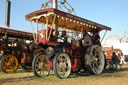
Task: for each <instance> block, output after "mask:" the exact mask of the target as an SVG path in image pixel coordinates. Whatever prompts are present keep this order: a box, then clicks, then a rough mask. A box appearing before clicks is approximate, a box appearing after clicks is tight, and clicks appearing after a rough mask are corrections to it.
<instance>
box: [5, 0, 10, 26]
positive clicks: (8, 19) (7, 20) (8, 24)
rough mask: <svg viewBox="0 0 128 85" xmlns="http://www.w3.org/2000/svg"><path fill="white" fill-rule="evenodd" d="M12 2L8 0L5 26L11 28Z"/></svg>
mask: <svg viewBox="0 0 128 85" xmlns="http://www.w3.org/2000/svg"><path fill="white" fill-rule="evenodd" d="M10 11H11V1H10V0H6V13H5V26H7V27H10Z"/></svg>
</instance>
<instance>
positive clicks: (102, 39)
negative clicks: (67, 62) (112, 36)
mask: <svg viewBox="0 0 128 85" xmlns="http://www.w3.org/2000/svg"><path fill="white" fill-rule="evenodd" d="M106 33H107V30H106V31H105V33H104V35H103V37H102V39H101V42H102V41H103V39H104V37H105V35H106Z"/></svg>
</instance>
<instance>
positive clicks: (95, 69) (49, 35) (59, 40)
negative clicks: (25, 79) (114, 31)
mask: <svg viewBox="0 0 128 85" xmlns="http://www.w3.org/2000/svg"><path fill="white" fill-rule="evenodd" d="M26 20H28V21H30V23H31V26H32V30H33V33H35V32H34V28H33V25H32V24H33V22H34V23H36V27H37V29H36V35H33V37H34V42H35V43H36V44H37V45H38V46H40V47H41V48H42V49H43V50H44V52H42V53H39V54H37V55H36V56H35V57H34V60H33V63H32V69H33V72H34V74H35V75H36V76H38V77H45V76H47V75H48V74H49V72H50V69H53V70H54V73H55V75H56V76H57V77H59V78H67V77H68V76H69V75H70V73H71V72H73V71H75V72H79V71H80V70H81V69H83V70H88V72H90V73H92V74H101V73H102V71H103V69H104V63H105V58H104V54H103V51H102V48H101V46H100V44H98V43H95V41H94V40H95V39H94V38H95V37H94V36H91V35H90V34H93V33H96V32H100V31H102V30H111V28H109V27H107V26H103V25H101V24H98V23H95V22H92V21H89V20H86V19H83V18H80V17H77V16H74V15H71V14H68V13H65V12H62V11H59V10H57V9H54V8H48V9H42V10H38V11H35V12H32V13H30V14H28V15H26ZM38 24H40V25H38ZM41 25H42V26H41ZM39 26H40V27H41V30H40V31H38V30H39ZM88 33H89V34H88ZM77 37H79V39H78V38H77ZM96 40H98V39H96ZM98 42H99V41H98Z"/></svg>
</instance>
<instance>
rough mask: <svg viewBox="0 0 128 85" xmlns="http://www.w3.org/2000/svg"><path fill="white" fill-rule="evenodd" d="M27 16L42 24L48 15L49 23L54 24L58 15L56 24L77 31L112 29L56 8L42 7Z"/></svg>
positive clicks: (28, 18)
mask: <svg viewBox="0 0 128 85" xmlns="http://www.w3.org/2000/svg"><path fill="white" fill-rule="evenodd" d="M25 17H26V20H28V21H31V22H37V23H40V24H46V17H48V25H52V22H53V20H54V17H56V19H55V24H56V25H57V26H58V27H60V28H62V29H68V30H72V31H75V32H83V31H85V30H86V31H87V32H93V30H95V29H97V30H98V31H101V30H111V28H110V27H107V26H104V25H101V24H98V23H96V22H92V21H90V20H87V19H83V18H80V17H78V16H75V15H72V14H69V13H65V12H62V11H60V10H57V9H54V8H48V9H41V10H38V11H35V12H32V13H30V14H28V15H26V16H25Z"/></svg>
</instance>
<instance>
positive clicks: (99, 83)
mask: <svg viewBox="0 0 128 85" xmlns="http://www.w3.org/2000/svg"><path fill="white" fill-rule="evenodd" d="M0 85H128V65H123V67H122V69H121V70H120V71H106V72H104V73H103V74H101V75H84V76H75V75H71V76H70V77H69V78H67V79H58V78H56V76H55V75H53V74H51V75H49V76H48V77H45V78H38V77H35V76H34V74H33V73H32V72H24V71H22V70H18V71H17V72H16V73H8V74H6V73H3V72H0Z"/></svg>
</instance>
